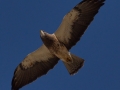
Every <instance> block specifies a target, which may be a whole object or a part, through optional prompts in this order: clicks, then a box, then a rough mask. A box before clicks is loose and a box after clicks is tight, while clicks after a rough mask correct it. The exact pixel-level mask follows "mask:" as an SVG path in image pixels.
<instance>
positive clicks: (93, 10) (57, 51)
mask: <svg viewBox="0 0 120 90" xmlns="http://www.w3.org/2000/svg"><path fill="white" fill-rule="evenodd" d="M104 1H105V0H83V1H82V2H80V3H79V4H77V5H76V6H75V7H74V8H73V9H72V10H71V11H70V12H69V13H68V14H66V15H65V16H64V18H63V20H62V23H61V25H60V26H59V28H58V29H57V30H56V31H55V33H54V34H48V33H46V32H44V31H42V30H41V33H40V36H41V39H42V41H43V43H44V44H43V45H42V46H41V47H40V48H38V49H37V50H35V51H34V52H32V53H30V54H28V55H27V56H26V58H25V59H24V60H23V61H22V62H21V63H20V64H19V65H18V66H17V68H16V69H15V71H14V76H13V79H12V88H11V89H12V90H19V89H20V88H21V87H23V86H25V85H26V84H29V83H31V82H32V81H34V80H36V79H37V78H38V77H40V76H42V75H44V74H46V73H47V72H48V71H49V70H50V69H52V68H53V67H54V66H55V65H56V64H57V63H58V60H59V59H61V60H62V61H63V63H64V65H65V67H66V68H67V70H68V72H69V74H70V75H72V74H75V73H76V72H77V71H78V70H79V69H80V68H81V67H82V66H83V64H84V60H83V59H82V58H80V57H77V56H75V55H73V54H71V53H70V52H69V50H70V49H71V47H72V46H74V45H75V44H76V43H77V42H78V41H79V40H80V38H81V36H82V35H83V34H84V32H85V30H86V29H87V27H88V26H89V24H90V23H91V21H92V20H93V19H94V16H95V15H96V14H97V13H98V10H99V9H100V7H101V6H102V5H103V4H104Z"/></svg>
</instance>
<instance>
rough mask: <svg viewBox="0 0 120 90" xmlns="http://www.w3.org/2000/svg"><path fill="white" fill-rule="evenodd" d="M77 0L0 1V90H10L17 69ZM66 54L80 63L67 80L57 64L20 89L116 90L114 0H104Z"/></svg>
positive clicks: (118, 42) (118, 47)
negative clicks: (81, 60)
mask: <svg viewBox="0 0 120 90" xmlns="http://www.w3.org/2000/svg"><path fill="white" fill-rule="evenodd" d="M80 1H81V0H0V62H1V63H0V64H1V65H0V90H10V88H11V80H12V77H13V73H14V70H15V68H16V67H17V65H18V64H19V63H20V62H21V61H22V60H23V59H24V58H25V57H26V55H27V54H29V53H30V52H32V51H34V50H36V49H37V48H39V47H40V46H41V45H42V41H41V39H40V35H39V32H40V30H41V29H42V30H45V31H46V32H48V33H53V32H54V31H55V30H56V29H57V28H58V26H59V25H60V23H61V20H62V18H63V16H64V15H65V14H66V13H68V12H69V11H70V10H71V9H72V8H73V7H74V6H75V5H76V4H78V3H79V2H80ZM70 52H71V53H73V54H76V55H77V56H79V57H82V58H84V59H85V64H84V67H83V68H82V69H81V70H79V72H78V73H77V74H76V75H74V76H70V75H69V73H68V72H67V70H66V68H65V66H64V65H63V63H62V62H61V61H59V63H58V64H57V65H56V66H55V67H54V69H52V70H50V71H49V72H48V73H47V75H44V76H42V77H40V78H38V79H37V80H36V81H34V82H32V83H31V84H29V85H26V86H24V87H23V88H21V90H120V0H107V1H106V2H105V5H104V6H103V7H102V8H101V9H100V11H99V13H98V14H97V15H96V16H95V19H94V21H93V22H92V23H91V25H90V26H89V27H88V29H87V31H86V32H85V33H84V35H83V36H82V38H81V40H80V41H79V42H78V43H77V45H76V46H74V47H73V48H72V49H71V50H70Z"/></svg>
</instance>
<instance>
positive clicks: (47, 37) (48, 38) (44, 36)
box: [40, 30, 54, 45]
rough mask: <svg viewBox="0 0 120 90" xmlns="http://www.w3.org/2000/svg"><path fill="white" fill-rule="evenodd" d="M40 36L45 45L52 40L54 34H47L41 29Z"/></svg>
mask: <svg viewBox="0 0 120 90" xmlns="http://www.w3.org/2000/svg"><path fill="white" fill-rule="evenodd" d="M40 37H41V39H42V41H43V43H44V44H45V45H46V44H48V43H49V44H50V43H52V42H53V41H54V35H53V34H49V33H47V32H45V31H43V30H40Z"/></svg>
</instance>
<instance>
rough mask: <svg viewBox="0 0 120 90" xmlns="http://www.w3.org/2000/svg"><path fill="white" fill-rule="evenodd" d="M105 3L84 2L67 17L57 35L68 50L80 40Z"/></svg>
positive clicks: (99, 0) (100, 1) (102, 0)
mask: <svg viewBox="0 0 120 90" xmlns="http://www.w3.org/2000/svg"><path fill="white" fill-rule="evenodd" d="M104 1H105V0H83V1H82V2H80V3H79V4H77V5H76V6H75V7H74V8H73V9H72V10H71V11H70V12H69V13H68V14H67V15H65V17H64V18H63V21H62V23H61V25H60V26H59V28H58V30H57V31H56V32H55V35H56V37H57V38H58V40H59V41H61V42H63V43H64V45H65V46H66V47H67V49H68V50H69V49H70V48H71V47H72V46H74V45H75V44H76V43H77V42H78V41H79V40H80V37H81V36H82V35H83V34H84V32H85V30H86V29H87V27H88V26H89V24H90V23H91V22H92V21H93V19H94V16H95V15H96V14H97V13H98V10H99V9H100V7H101V6H102V5H104Z"/></svg>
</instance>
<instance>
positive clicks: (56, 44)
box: [40, 30, 72, 63]
mask: <svg viewBox="0 0 120 90" xmlns="http://www.w3.org/2000/svg"><path fill="white" fill-rule="evenodd" d="M43 34H44V35H46V36H47V37H46V38H44V35H43ZM40 35H41V39H42V41H43V43H44V45H45V46H46V47H47V48H48V49H49V51H50V52H51V53H52V54H53V55H55V56H57V57H58V58H60V59H61V60H63V61H64V62H68V63H69V62H72V57H71V55H70V52H69V51H68V50H67V48H66V47H65V45H64V44H63V43H62V42H60V41H59V40H58V39H57V37H56V36H55V34H48V33H46V32H43V31H42V30H41V31H40ZM48 42H49V43H48Z"/></svg>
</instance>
